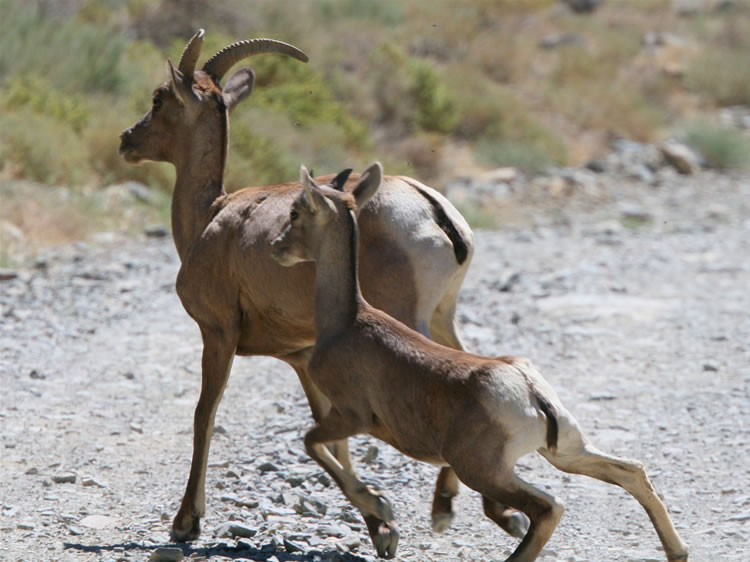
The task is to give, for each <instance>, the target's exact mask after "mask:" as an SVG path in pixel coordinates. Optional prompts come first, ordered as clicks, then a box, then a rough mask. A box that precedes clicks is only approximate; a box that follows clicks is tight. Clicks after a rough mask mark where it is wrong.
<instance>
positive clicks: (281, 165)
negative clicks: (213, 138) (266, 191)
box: [225, 121, 299, 190]
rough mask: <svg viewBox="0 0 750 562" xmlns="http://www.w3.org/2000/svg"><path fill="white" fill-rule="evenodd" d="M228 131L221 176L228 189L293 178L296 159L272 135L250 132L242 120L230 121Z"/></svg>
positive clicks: (296, 164)
mask: <svg viewBox="0 0 750 562" xmlns="http://www.w3.org/2000/svg"><path fill="white" fill-rule="evenodd" d="M230 130H231V139H230V146H231V149H230V152H229V158H228V161H227V172H226V177H225V181H226V184H227V186H228V189H230V190H234V189H237V188H239V187H244V186H246V185H248V184H253V185H261V184H266V183H279V182H283V181H290V180H292V179H294V178H295V177H296V174H297V170H298V169H299V162H297V161H296V159H295V158H294V157H293V156H292V154H290V153H289V152H288V151H287V150H286V149H285V147H283V146H282V145H281V144H279V143H278V142H277V141H275V140H274V139H273V138H271V137H269V136H264V135H260V134H258V133H255V132H253V129H252V128H251V126H249V125H248V124H247V123H245V122H244V121H234V122H233V125H232V127H231V129H230Z"/></svg>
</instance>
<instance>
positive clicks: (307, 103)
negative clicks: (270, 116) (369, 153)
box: [250, 56, 369, 147]
mask: <svg viewBox="0 0 750 562" xmlns="http://www.w3.org/2000/svg"><path fill="white" fill-rule="evenodd" d="M253 68H254V70H255V74H256V82H255V87H256V89H255V90H254V91H253V95H252V98H251V102H250V103H252V104H253V105H254V106H255V107H261V108H264V109H268V110H271V111H275V112H277V113H281V114H284V115H288V116H289V119H290V120H292V121H293V122H294V123H295V124H296V125H298V126H300V127H309V126H315V125H319V124H321V123H331V124H333V125H334V126H336V127H337V128H339V129H340V130H341V131H342V132H343V133H344V138H345V141H346V142H347V144H348V145H349V146H351V147H364V146H367V144H368V142H369V138H368V132H367V128H366V126H365V124H364V123H362V122H361V121H359V120H357V119H355V118H354V117H352V116H351V115H350V114H349V113H348V112H347V111H346V109H345V108H344V106H343V105H342V104H341V103H339V102H337V101H336V100H335V99H334V96H333V93H332V91H331V88H330V87H329V86H328V84H327V83H326V81H325V79H324V78H323V76H322V75H321V74H320V73H319V72H317V71H316V70H315V69H314V68H313V67H312V66H309V65H305V64H302V63H300V62H299V61H296V60H293V59H290V58H288V57H273V56H267V57H258V58H257V59H255V60H254V61H253Z"/></svg>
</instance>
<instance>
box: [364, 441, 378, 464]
mask: <svg viewBox="0 0 750 562" xmlns="http://www.w3.org/2000/svg"><path fill="white" fill-rule="evenodd" d="M376 458H378V448H377V447H376V446H375V445H370V446H369V447H367V452H366V453H365V456H364V457H362V462H364V463H367V464H369V463H371V462H374V461H375V459H376Z"/></svg>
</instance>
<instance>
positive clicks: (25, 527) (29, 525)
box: [16, 521, 36, 531]
mask: <svg viewBox="0 0 750 562" xmlns="http://www.w3.org/2000/svg"><path fill="white" fill-rule="evenodd" d="M16 528H17V529H21V530H22V531H33V530H34V529H35V528H36V525H34V524H33V523H29V522H27V521H22V522H21V523H19V524H18V525H16Z"/></svg>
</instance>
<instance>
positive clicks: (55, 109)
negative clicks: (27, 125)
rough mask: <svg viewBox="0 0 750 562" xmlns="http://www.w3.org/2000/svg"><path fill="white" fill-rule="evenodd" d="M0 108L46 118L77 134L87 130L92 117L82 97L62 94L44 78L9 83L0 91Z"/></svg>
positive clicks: (24, 77)
mask: <svg viewBox="0 0 750 562" xmlns="http://www.w3.org/2000/svg"><path fill="white" fill-rule="evenodd" d="M0 105H2V106H3V107H4V109H5V110H6V111H8V112H12V111H16V110H23V109H27V110H29V111H32V112H34V113H36V114H39V115H46V116H48V117H51V118H52V119H55V120H57V121H59V122H61V123H63V124H66V125H69V126H70V127H71V128H72V129H73V131H75V132H76V133H80V132H81V130H82V129H83V128H84V127H85V126H86V124H87V121H88V119H89V115H90V111H89V108H88V107H87V101H86V100H85V99H84V98H83V97H82V96H77V95H72V94H65V93H63V92H60V91H59V90H56V89H55V88H54V87H53V86H52V85H51V84H50V83H49V82H48V81H47V80H46V79H45V78H43V77H41V76H39V75H37V74H32V73H28V74H21V75H18V76H14V77H12V78H10V79H8V81H7V82H6V83H5V85H4V87H3V88H2V89H0Z"/></svg>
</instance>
